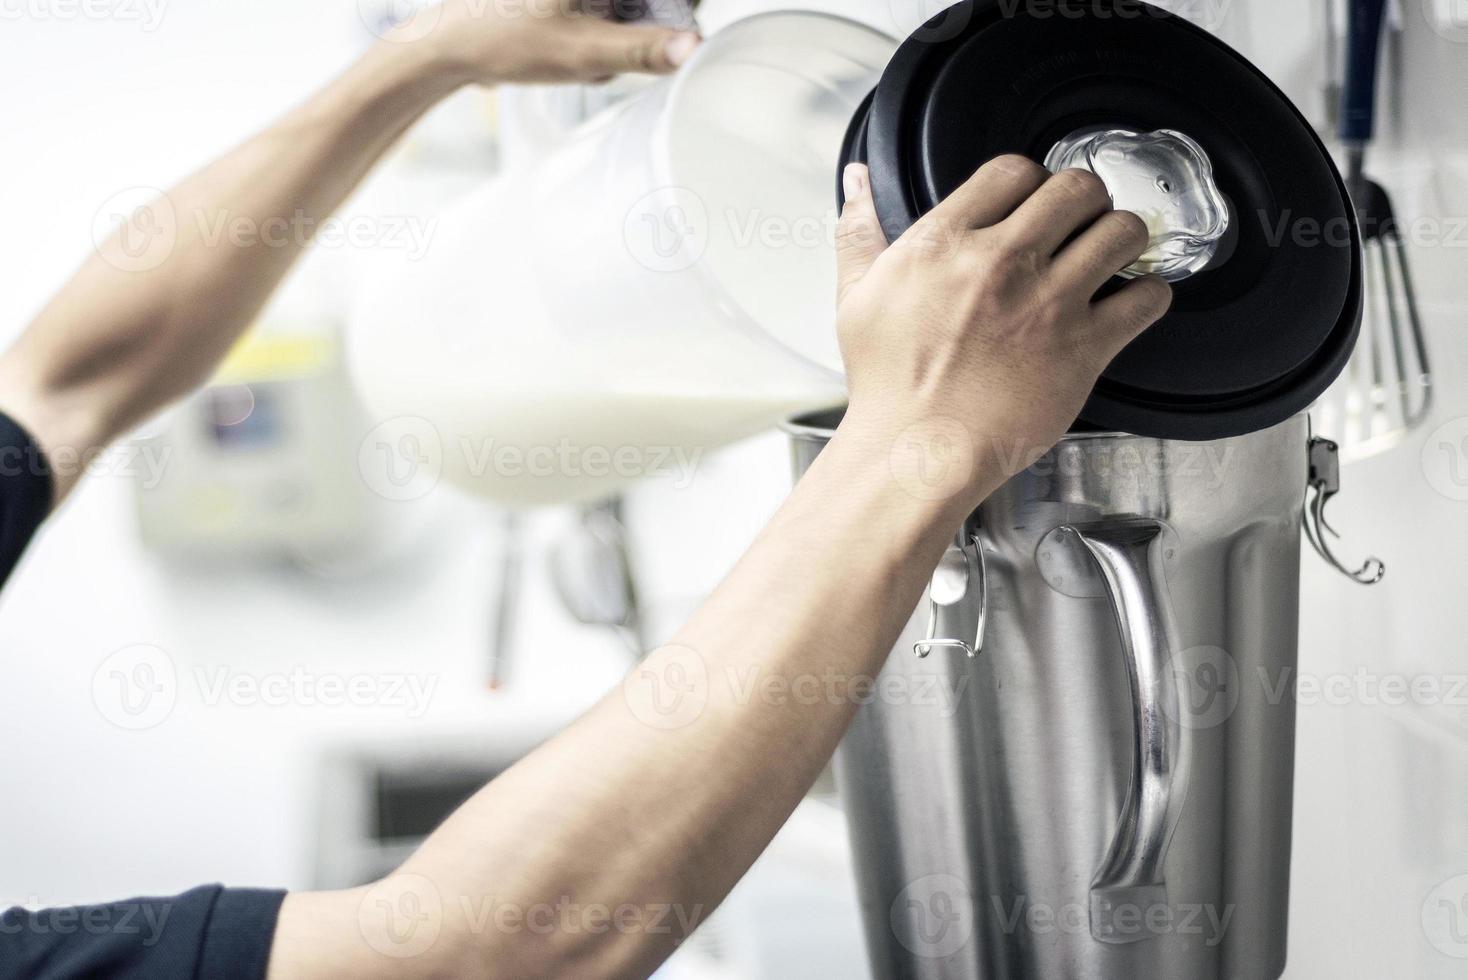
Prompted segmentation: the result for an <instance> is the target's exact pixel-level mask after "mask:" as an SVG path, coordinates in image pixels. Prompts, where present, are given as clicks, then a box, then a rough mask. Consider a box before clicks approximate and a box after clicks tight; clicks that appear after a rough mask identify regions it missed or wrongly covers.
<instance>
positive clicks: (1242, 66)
mask: <svg viewBox="0 0 1468 980" xmlns="http://www.w3.org/2000/svg"><path fill="white" fill-rule="evenodd" d="M1087 126H1105V127H1110V126H1123V127H1129V128H1133V129H1136V130H1139V131H1143V132H1145V131H1151V130H1157V129H1175V130H1179V131H1181V132H1183V133H1186V134H1187V135H1188V136H1190V137H1192V138H1193V139H1194V140H1196V141H1197V142H1198V143H1199V144H1200V145H1201V146H1202V147H1203V148H1204V150H1205V151H1206V152H1207V153H1208V155H1209V157H1210V158H1211V159H1212V161H1213V166H1214V171H1215V178H1216V180H1217V183H1218V187H1219V189H1220V190H1221V191H1222V192H1223V194H1224V196H1225V198H1227V200H1228V203H1229V207H1230V212H1231V219H1232V220H1231V228H1230V231H1229V237H1228V239H1227V240H1226V241H1225V243H1224V246H1223V248H1222V250H1221V252H1220V255H1219V257H1218V260H1216V261H1215V262H1214V264H1213V266H1212V267H1210V268H1208V269H1206V270H1204V271H1203V272H1201V273H1199V274H1197V275H1195V276H1193V277H1192V278H1190V279H1186V280H1184V281H1182V282H1180V283H1177V284H1176V285H1175V286H1174V293H1175V300H1174V303H1173V308H1172V310H1171V312H1169V313H1168V315H1167V316H1166V317H1165V318H1164V319H1163V320H1162V321H1161V322H1160V323H1158V324H1157V325H1156V326H1154V327H1152V328H1151V329H1150V330H1149V331H1147V333H1145V334H1143V335H1142V336H1141V337H1139V338H1138V339H1137V340H1136V341H1135V342H1134V343H1133V344H1131V346H1129V347H1128V348H1127V349H1126V350H1125V351H1123V352H1122V354H1121V355H1120V356H1119V357H1118V358H1117V359H1116V361H1115V362H1114V363H1113V364H1112V365H1111V367H1110V368H1109V369H1108V370H1107V371H1106V373H1105V374H1104V375H1103V376H1102V378H1101V380H1100V381H1099V382H1098V383H1097V385H1096V388H1095V391H1094V392H1093V393H1092V396H1091V398H1090V400H1089V401H1088V402H1087V403H1086V406H1085V408H1084V410H1083V411H1082V413H1081V417H1080V419H1079V421H1078V427H1079V428H1085V429H1097V428H1099V429H1106V430H1117V431H1125V432H1132V433H1136V434H1138V435H1145V436H1154V437H1158V438H1167V439H1217V438H1224V437H1227V436H1233V435H1241V434H1243V433H1246V432H1253V431H1258V430H1260V429H1265V428H1268V427H1270V426H1272V425H1276V424H1278V423H1280V422H1283V421H1284V420H1286V419H1288V418H1290V417H1291V416H1293V415H1295V414H1296V413H1298V412H1300V411H1302V410H1304V409H1305V408H1306V407H1308V406H1309V405H1310V404H1311V403H1312V402H1313V401H1314V400H1315V399H1316V398H1317V397H1319V396H1320V394H1321V393H1323V392H1324V391H1325V389H1326V388H1328V387H1329V386H1330V383H1331V382H1332V381H1334V380H1335V378H1336V377H1337V376H1338V375H1339V374H1340V372H1341V370H1342V369H1343V368H1344V367H1345V364H1346V361H1347V359H1348V358H1349V357H1350V354H1351V351H1352V350H1353V349H1354V347H1355V342H1356V336H1357V333H1358V331H1359V329H1360V322H1361V258H1360V255H1361V249H1360V231H1359V228H1358V226H1357V221H1356V214H1355V211H1354V209H1353V208H1352V207H1351V204H1350V201H1349V197H1348V195H1347V193H1346V188H1345V184H1344V182H1343V181H1342V180H1341V177H1340V173H1339V172H1338V171H1337V169H1336V167H1335V165H1334V163H1333V162H1332V161H1331V159H1330V156H1329V154H1328V153H1327V152H1326V150H1325V147H1324V146H1323V145H1322V144H1321V142H1320V139H1319V138H1318V137H1317V136H1316V134H1315V132H1314V130H1313V129H1312V128H1311V127H1310V125H1309V123H1308V122H1306V121H1305V119H1304V117H1302V116H1301V115H1300V113H1299V111H1298V110H1297V109H1296V108H1295V107H1294V105H1293V104H1291V102H1290V101H1289V99H1288V98H1286V97H1285V95H1284V94H1283V93H1282V92H1281V91H1280V90H1279V89H1278V88H1277V87H1275V85H1274V84H1273V83H1271V82H1270V81H1269V80H1268V79H1267V78H1266V77H1265V76H1264V75H1263V74H1262V73H1261V72H1260V71H1259V70H1258V69H1256V68H1255V67H1254V66H1253V65H1251V64H1250V63H1249V62H1248V61H1246V60H1244V58H1243V57H1242V56H1240V55H1239V54H1238V53H1237V52H1235V51H1233V50H1232V49H1231V48H1229V47H1228V46H1227V45H1225V44H1224V43H1223V42H1221V41H1219V40H1218V39H1217V38H1215V37H1213V36H1212V35H1210V34H1208V33H1207V32H1206V31H1203V30H1201V29H1199V28H1197V27H1195V26H1193V25H1192V24H1189V23H1188V22H1187V21H1185V20H1183V19H1182V18H1180V17H1176V16H1174V15H1171V14H1169V13H1167V12H1165V11H1163V10H1160V9H1158V8H1156V7H1152V6H1149V5H1146V4H1143V3H1139V2H1136V0H1087V2H1085V3H1068V2H1065V0H1056V2H1054V3H1052V4H1017V3H1014V2H1013V0H966V2H964V3H960V4H958V5H957V6H955V7H953V8H951V9H950V10H948V11H946V12H944V13H943V14H940V15H939V16H938V17H936V18H934V19H933V20H932V21H930V22H929V23H928V25H926V26H925V27H924V28H922V29H920V30H919V31H918V32H917V33H916V34H914V35H913V36H912V37H911V38H909V39H908V40H907V42H905V43H904V44H903V45H902V47H901V48H900V49H899V50H898V52H897V54H896V55H895V56H894V57H893V59H892V62H891V64H890V65H889V66H888V68H887V70H886V72H885V73H884V74H883V76H882V79H881V82H880V83H879V84H878V86H877V89H876V90H875V91H874V92H873V93H872V97H871V98H870V99H869V100H868V101H867V103H866V104H864V105H863V106H862V107H861V108H860V109H859V110H858V112H857V115H856V117H855V118H854V119H853V120H852V126H851V129H850V132H849V133H848V138H847V146H846V149H845V151H844V154H843V156H844V159H843V160H842V165H843V166H844V165H845V164H846V163H849V162H865V163H868V164H869V165H870V167H871V172H872V186H873V194H874V197H875V199H876V205H877V211H878V214H879V216H880V218H881V221H882V225H883V227H884V229H885V230H886V232H887V235H888V238H889V239H891V240H895V239H896V238H897V237H899V236H900V235H901V234H902V233H903V232H905V231H906V230H907V229H908V228H909V227H911V226H912V224H913V223H914V222H915V221H916V220H917V219H918V218H919V217H921V216H922V215H923V214H925V213H926V212H927V211H929V210H930V209H931V208H933V207H934V206H935V205H936V204H937V203H938V202H939V201H941V200H943V198H945V197H946V196H947V195H948V194H949V193H951V192H952V191H953V190H954V189H956V188H957V187H958V186H959V185H960V184H962V183H963V182H964V181H965V180H967V179H968V178H969V177H970V176H972V175H973V173H974V171H975V170H977V169H978V168H979V167H980V166H981V165H983V164H984V163H985V162H986V161H988V160H990V159H992V158H994V157H996V156H999V155H1001V154H1004V153H1020V154H1024V155H1025V156H1028V157H1030V158H1032V159H1034V160H1037V161H1038V160H1043V159H1044V158H1045V155H1046V154H1047V152H1048V151H1049V150H1050V148H1051V147H1052V146H1053V145H1054V144H1055V143H1056V142H1057V141H1059V140H1060V139H1061V138H1063V137H1065V136H1067V135H1068V134H1070V133H1073V132H1075V131H1077V130H1080V129H1082V128H1084V127H1087Z"/></svg>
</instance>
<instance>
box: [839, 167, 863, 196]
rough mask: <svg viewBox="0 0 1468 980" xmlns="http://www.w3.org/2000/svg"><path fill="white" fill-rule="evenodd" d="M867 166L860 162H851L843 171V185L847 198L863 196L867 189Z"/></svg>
mask: <svg viewBox="0 0 1468 980" xmlns="http://www.w3.org/2000/svg"><path fill="white" fill-rule="evenodd" d="M866 170H867V168H866V167H864V166H862V165H861V164H859V163H849V164H847V165H846V169H845V170H843V171H842V172H841V187H842V189H843V190H844V191H845V192H846V199H847V200H848V201H849V200H851V199H852V198H857V197H861V196H862V195H863V194H865V193H866V190H867V173H866Z"/></svg>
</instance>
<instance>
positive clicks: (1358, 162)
mask: <svg viewBox="0 0 1468 980" xmlns="http://www.w3.org/2000/svg"><path fill="white" fill-rule="evenodd" d="M1349 10H1350V13H1349V18H1348V24H1347V42H1346V43H1347V50H1346V55H1347V56H1346V68H1345V85H1344V89H1343V94H1342V101H1341V110H1340V137H1341V141H1342V143H1343V144H1344V146H1345V149H1346V158H1347V185H1348V187H1349V188H1350V192H1351V196H1352V198H1353V200H1354V201H1355V206H1356V211H1357V215H1358V218H1359V222H1360V225H1361V237H1362V240H1363V244H1364V248H1365V256H1364V271H1365V283H1366V286H1365V296H1366V301H1365V307H1366V316H1365V320H1364V326H1363V328H1362V332H1361V337H1360V340H1359V341H1358V342H1357V346H1356V350H1355V353H1354V354H1353V355H1352V356H1351V360H1350V362H1349V363H1348V364H1347V366H1346V371H1345V374H1344V375H1343V376H1342V377H1341V379H1340V380H1339V381H1338V382H1337V383H1336V384H1335V385H1334V386H1333V387H1332V388H1331V389H1330V390H1329V391H1328V392H1327V393H1326V395H1325V397H1323V398H1322V399H1321V401H1320V404H1319V405H1318V406H1317V409H1316V412H1315V414H1316V418H1317V425H1318V426H1319V428H1320V430H1321V432H1323V433H1324V434H1326V435H1328V436H1330V437H1331V438H1332V439H1333V440H1335V441H1336V442H1338V443H1339V444H1340V447H1341V455H1342V457H1343V458H1344V459H1346V460H1351V459H1360V458H1363V457H1366V456H1372V455H1376V454H1378V453H1381V452H1385V451H1387V450H1389V449H1391V448H1392V447H1394V446H1396V445H1397V444H1399V443H1400V442H1401V441H1402V440H1403V439H1404V438H1405V437H1406V436H1407V434H1408V433H1410V432H1411V431H1412V430H1413V429H1415V428H1416V427H1417V426H1418V425H1420V424H1421V423H1422V421H1423V420H1424V419H1426V417H1427V415H1428V413H1429V412H1430V411H1431V409H1432V364H1431V359H1430V355H1429V351H1428V346H1427V340H1426V336H1425V333H1424V330H1423V325H1422V319H1421V316H1420V313H1419V309H1418V304H1417V293H1416V287H1415V285H1414V283H1413V281H1412V271H1411V266H1410V263H1409V262H1408V259H1407V245H1406V242H1405V241H1404V240H1403V237H1402V230H1401V226H1400V224H1399V223H1398V221H1397V218H1396V211H1395V209H1394V208H1393V207H1392V202H1391V197H1390V195H1389V194H1388V193H1387V191H1386V188H1384V187H1383V186H1382V185H1381V184H1379V183H1378V182H1376V181H1375V180H1372V179H1371V178H1369V177H1368V176H1366V172H1365V170H1366V152H1367V148H1368V147H1369V146H1370V144H1371V141H1372V139H1373V138H1374V136H1375V129H1376V102H1377V78H1378V75H1379V72H1380V60H1381V59H1380V48H1381V38H1382V32H1383V30H1385V29H1387V28H1386V21H1387V17H1386V0H1351V2H1350V8H1349Z"/></svg>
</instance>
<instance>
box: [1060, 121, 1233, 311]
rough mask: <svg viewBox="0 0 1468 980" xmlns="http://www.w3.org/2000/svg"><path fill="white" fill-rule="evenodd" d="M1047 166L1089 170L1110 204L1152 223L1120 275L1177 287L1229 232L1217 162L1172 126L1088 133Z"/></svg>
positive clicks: (1074, 137) (1068, 141)
mask: <svg viewBox="0 0 1468 980" xmlns="http://www.w3.org/2000/svg"><path fill="white" fill-rule="evenodd" d="M1045 167H1046V169H1048V170H1050V171H1053V172H1056V173H1058V172H1059V171H1061V170H1068V169H1072V168H1075V169H1080V170H1089V171H1090V172H1091V173H1093V174H1095V175H1096V176H1097V177H1100V178H1101V180H1102V182H1103V183H1104V184H1105V185H1106V189H1107V191H1109V192H1110V194H1111V200H1112V206H1113V207H1115V208H1116V209H1117V210H1118V211H1131V212H1133V213H1134V214H1136V215H1138V216H1139V217H1140V218H1141V219H1142V220H1143V221H1145V222H1146V223H1147V229H1148V231H1149V232H1150V233H1151V238H1150V241H1149V244H1148V246H1147V251H1146V252H1145V253H1144V254H1143V255H1142V257H1141V258H1140V259H1138V260H1137V262H1136V264H1134V265H1131V266H1129V267H1127V268H1126V269H1125V270H1123V271H1122V273H1121V274H1122V275H1123V276H1124V277H1126V278H1128V279H1133V278H1136V277H1137V276H1146V275H1156V276H1161V277H1162V278H1163V279H1166V280H1167V281H1168V282H1178V281H1179V280H1182V279H1186V278H1188V277H1189V276H1191V275H1193V274H1195V273H1197V272H1200V271H1202V270H1203V269H1204V268H1205V267H1207V265H1208V264H1209V263H1210V262H1212V261H1213V258H1214V256H1215V255H1217V254H1218V248H1219V244H1220V243H1221V242H1222V240H1223V236H1224V234H1225V233H1226V232H1227V231H1228V225H1229V214H1228V205H1227V203H1226V202H1225V201H1224V199H1223V194H1222V193H1220V191H1219V190H1218V185H1217V184H1216V183H1215V182H1214V179H1213V162H1212V161H1211V160H1209V159H1208V154H1207V153H1205V152H1204V151H1203V148H1202V147H1201V146H1199V145H1198V144H1197V143H1196V142H1194V141H1193V140H1191V139H1189V138H1188V137H1187V136H1186V135H1184V134H1183V133H1179V132H1177V131H1176V130H1172V129H1159V130H1156V131H1155V132H1151V133H1138V132H1135V131H1133V130H1130V129H1100V130H1098V129H1095V128H1091V129H1084V130H1078V131H1077V132H1074V133H1071V134H1070V135H1069V136H1067V137H1066V138H1065V139H1063V140H1061V141H1060V142H1059V143H1056V144H1055V146H1054V147H1052V148H1051V150H1050V152H1049V154H1047V155H1046V157H1045Z"/></svg>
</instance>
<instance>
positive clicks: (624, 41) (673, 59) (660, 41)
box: [577, 17, 702, 78]
mask: <svg viewBox="0 0 1468 980" xmlns="http://www.w3.org/2000/svg"><path fill="white" fill-rule="evenodd" d="M580 23H581V24H582V25H583V26H582V28H581V30H582V32H583V35H584V36H583V37H582V38H581V47H582V52H581V57H579V58H578V59H577V60H578V65H577V68H578V72H579V74H581V75H582V76H584V77H586V78H607V77H609V76H612V75H621V74H623V73H626V72H639V73H643V74H651V75H666V74H668V73H669V72H671V71H675V70H676V69H678V68H679V67H680V66H682V65H683V64H685V63H686V62H687V61H688V59H689V58H692V57H693V53H694V52H695V51H697V50H698V46H699V44H701V43H702V38H700V37H699V35H698V34H696V33H694V32H692V31H679V30H673V29H672V28H667V27H646V26H642V25H629V24H616V23H612V22H611V21H604V20H599V19H597V18H593V17H585V18H582V19H581V20H580Z"/></svg>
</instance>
